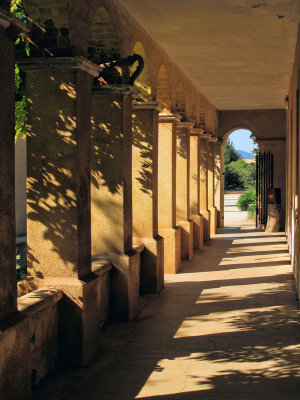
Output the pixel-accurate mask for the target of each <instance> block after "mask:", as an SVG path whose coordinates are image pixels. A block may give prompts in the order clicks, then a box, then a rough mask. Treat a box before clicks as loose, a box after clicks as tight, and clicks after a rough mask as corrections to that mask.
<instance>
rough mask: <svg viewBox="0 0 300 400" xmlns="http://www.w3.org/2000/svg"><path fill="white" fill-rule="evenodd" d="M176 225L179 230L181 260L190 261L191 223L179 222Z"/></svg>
mask: <svg viewBox="0 0 300 400" xmlns="http://www.w3.org/2000/svg"><path fill="white" fill-rule="evenodd" d="M178 225H179V226H180V228H181V259H182V260H191V259H192V258H193V241H194V240H193V239H194V234H193V221H192V220H191V219H189V220H187V221H180V222H179V223H178Z"/></svg>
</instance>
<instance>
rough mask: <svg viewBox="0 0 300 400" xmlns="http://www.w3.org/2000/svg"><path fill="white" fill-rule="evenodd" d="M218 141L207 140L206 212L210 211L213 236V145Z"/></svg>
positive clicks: (214, 219) (214, 221)
mask: <svg viewBox="0 0 300 400" xmlns="http://www.w3.org/2000/svg"><path fill="white" fill-rule="evenodd" d="M217 141H218V139H217V138H214V137H212V138H211V139H209V140H208V143H207V149H208V171H207V176H208V180H207V182H208V192H207V195H208V210H209V211H210V233H211V234H212V235H215V234H216V232H217V208H216V207H215V185H214V183H215V182H214V170H215V157H214V149H213V145H214V143H216V142H217Z"/></svg>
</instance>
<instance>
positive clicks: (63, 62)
mask: <svg viewBox="0 0 300 400" xmlns="http://www.w3.org/2000/svg"><path fill="white" fill-rule="evenodd" d="M17 63H18V65H19V66H20V68H21V69H23V70H24V71H41V70H44V69H71V70H72V69H74V70H80V71H84V72H87V73H88V74H90V75H91V76H92V77H97V76H98V75H99V72H101V71H102V68H101V67H99V65H97V64H94V63H93V62H91V61H90V60H88V59H87V58H85V57H49V58H46V57H36V58H34V57H27V58H22V59H19V60H17Z"/></svg>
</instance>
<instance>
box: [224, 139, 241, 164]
mask: <svg viewBox="0 0 300 400" xmlns="http://www.w3.org/2000/svg"><path fill="white" fill-rule="evenodd" d="M224 156H225V165H227V164H229V163H231V162H232V161H237V160H239V159H240V155H239V153H238V152H237V151H236V149H235V148H234V146H233V143H232V142H231V141H230V140H228V141H227V144H226V146H225V149H224Z"/></svg>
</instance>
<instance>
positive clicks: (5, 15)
mask: <svg viewBox="0 0 300 400" xmlns="http://www.w3.org/2000/svg"><path fill="white" fill-rule="evenodd" d="M0 26H1V27H2V28H3V29H5V30H6V29H11V30H13V31H14V32H16V33H29V31H30V29H29V27H28V26H27V25H26V24H24V22H22V21H20V20H19V19H18V18H16V17H14V16H13V15H12V14H10V13H9V12H8V11H5V10H3V9H1V8H0Z"/></svg>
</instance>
